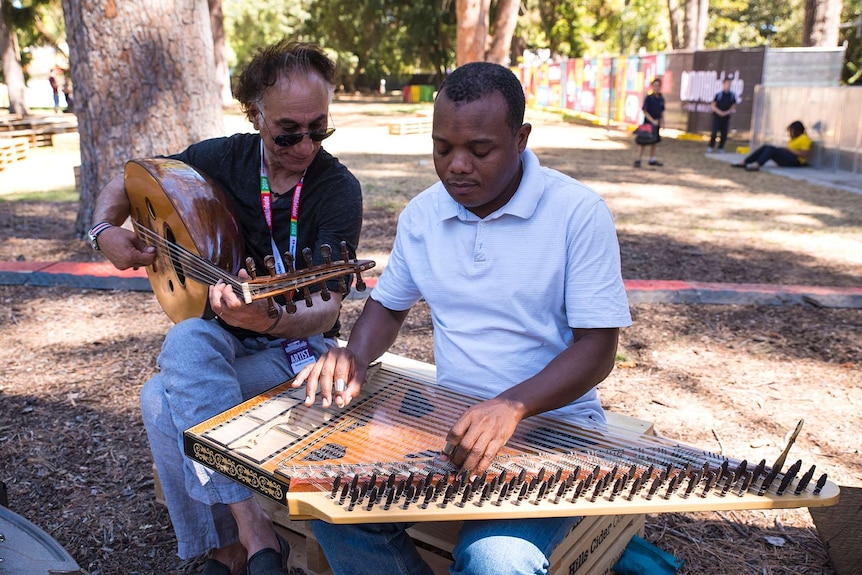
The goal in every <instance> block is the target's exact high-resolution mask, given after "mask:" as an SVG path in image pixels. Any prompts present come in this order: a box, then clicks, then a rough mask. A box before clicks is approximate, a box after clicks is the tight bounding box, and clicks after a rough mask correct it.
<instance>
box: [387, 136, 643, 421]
mask: <svg viewBox="0 0 862 575" xmlns="http://www.w3.org/2000/svg"><path fill="white" fill-rule="evenodd" d="M521 161H522V162H523V165H524V174H523V177H522V179H521V184H520V186H519V187H518V190H517V191H516V192H515V195H514V196H513V197H512V199H511V200H509V202H508V203H507V204H506V205H505V206H503V207H502V208H500V209H499V210H497V211H496V212H494V213H492V214H490V215H489V216H487V217H485V218H482V219H480V218H478V217H477V216H475V215H474V214H472V213H471V212H469V211H468V210H467V209H466V208H464V207H463V206H461V205H460V204H458V203H457V202H455V201H454V200H453V199H452V198H451V197H450V196H449V194H448V193H447V192H446V189H445V188H444V187H443V184H442V183H440V182H438V183H436V184H435V185H433V186H431V187H430V188H428V189H427V190H425V191H423V192H422V193H421V194H419V195H418V196H416V197H415V198H414V199H413V200H411V201H410V203H409V204H408V205H407V207H406V208H405V209H404V211H403V212H402V213H401V215H400V216H399V218H398V229H397V233H396V237H395V245H394V246H393V249H392V253H391V254H390V257H389V263H388V264H387V265H386V268H385V269H384V271H383V273H382V274H381V277H380V278H379V280H378V282H377V285H376V286H375V288H374V290H373V291H372V292H371V297H372V298H373V299H374V300H376V301H377V302H379V303H380V304H382V305H383V306H384V307H387V308H389V309H392V310H406V309H409V308H410V307H412V306H413V305H414V304H416V303H417V302H418V301H419V299H421V298H424V299H425V300H426V301H427V302H428V304H429V307H430V309H431V316H432V320H433V326H434V361H435V364H436V365H437V379H438V383H439V384H440V385H444V386H446V387H449V388H451V389H454V390H457V391H460V392H461V393H465V394H467V395H470V396H473V397H477V398H482V399H487V398H490V397H494V396H496V395H498V394H499V393H501V392H502V391H503V390H505V389H508V388H509V387H512V386H513V385H517V384H518V383H521V382H522V381H524V380H525V379H528V378H530V377H532V376H533V375H535V374H536V373H538V372H539V371H541V370H542V369H543V368H544V367H545V366H546V365H547V364H548V363H549V362H550V361H551V360H552V359H553V358H554V357H556V356H557V355H558V354H559V353H560V352H562V351H563V350H564V349H565V348H566V346H568V345H569V344H570V343H571V341H572V332H571V328H613V327H626V326H629V325H631V316H630V314H629V308H628V300H627V298H626V292H625V287H624V286H623V281H622V276H621V273H620V254H619V244H618V242H617V236H616V231H615V229H614V222H613V218H612V217H611V214H610V212H609V210H608V208H607V206H606V204H605V202H604V201H603V200H602V198H601V197H599V195H598V194H597V193H596V192H594V191H593V190H592V189H590V188H588V187H586V186H584V185H583V184H581V183H580V182H578V181H577V180H574V179H573V178H570V177H568V176H566V175H564V174H562V173H560V172H557V171H555V170H551V169H549V168H544V167H542V166H540V165H539V161H538V159H537V158H536V156H535V154H533V153H532V152H531V151H530V150H526V151H525V152H524V153H523V154H522V155H521ZM548 415H552V416H556V417H559V418H562V419H566V420H570V421H572V420H575V419H582V418H584V417H590V416H592V418H593V419H598V420H600V421H603V420H604V414H603V412H602V408H601V404H600V403H599V400H598V397H597V395H596V392H595V389H593V390H591V391H589V392H588V393H587V394H585V395H584V396H582V397H581V398H580V399H578V400H577V401H575V402H574V403H572V404H570V405H568V406H565V407H563V408H561V409H557V410H554V411H552V412H549V413H548Z"/></svg>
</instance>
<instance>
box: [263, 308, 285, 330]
mask: <svg viewBox="0 0 862 575" xmlns="http://www.w3.org/2000/svg"><path fill="white" fill-rule="evenodd" d="M276 307H278V316H276V318H275V321H274V322H272V325H271V326H269V327H268V328H266V330H264V331H263V332H262V333H263V334H264V335H269V333H270V332H271V331H272V330H274V329H275V326H277V325H278V322H280V321H281V316H282V315H284V306H281V305H279V304H276Z"/></svg>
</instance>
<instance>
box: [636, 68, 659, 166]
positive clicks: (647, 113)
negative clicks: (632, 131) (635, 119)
mask: <svg viewBox="0 0 862 575" xmlns="http://www.w3.org/2000/svg"><path fill="white" fill-rule="evenodd" d="M650 86H651V88H652V89H651V90H650V91H649V92H648V93H647V95H646V98H644V103H643V107H642V108H641V109H642V110H643V113H644V119H645V120H646V121H647V122H649V123H650V124H652V127H653V133H654V134H655V141H654V142H653V143H652V144H649V165H650V166H662V165H663V164H662V163H661V162H659V161H658V160H657V159H656V157H655V147H656V145H657V144H658V143H659V142H661V135H660V134H659V129H660V128H661V125H662V117H663V116H664V96H662V93H661V80H660V79H658V78H656V79H655V80H653V81H652V83H651V84H650ZM645 148H646V145H638V159H637V160H635V167H636V168H640V167H641V160H643V155H644V149H645Z"/></svg>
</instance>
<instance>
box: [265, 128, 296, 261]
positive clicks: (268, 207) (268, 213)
mask: <svg viewBox="0 0 862 575" xmlns="http://www.w3.org/2000/svg"><path fill="white" fill-rule="evenodd" d="M304 180H305V173H303V174H302V177H300V178H299V182H297V183H296V187H295V188H294V189H293V201H292V203H291V207H290V255H291V256H293V259H294V261H296V237H297V230H298V229H299V225H298V224H299V198H300V196H301V195H302V183H303V181H304ZM260 207H261V208H262V209H263V217H264V219H265V220H266V226H267V227H268V228H269V241H270V243H271V244H272V257H273V258H274V259H275V271H276V273H280V274H283V273H285V272H286V270H285V267H284V260H282V258H281V253H279V251H278V246H277V245H276V243H275V237H273V235H272V192H271V191H270V189H269V178H268V177H267V175H266V167H265V166H264V165H263V139H261V140H260Z"/></svg>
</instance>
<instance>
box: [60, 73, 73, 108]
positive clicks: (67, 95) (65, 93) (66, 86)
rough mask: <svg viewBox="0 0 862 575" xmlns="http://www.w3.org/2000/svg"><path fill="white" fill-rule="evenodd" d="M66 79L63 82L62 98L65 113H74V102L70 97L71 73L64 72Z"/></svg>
mask: <svg viewBox="0 0 862 575" xmlns="http://www.w3.org/2000/svg"><path fill="white" fill-rule="evenodd" d="M65 76H66V78H65V80H64V81H63V96H64V97H65V98H66V110H65V111H66V112H68V113H70V114H71V113H74V112H75V100H74V98H73V97H72V72H71V70H70V71H68V72H66V74H65Z"/></svg>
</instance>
